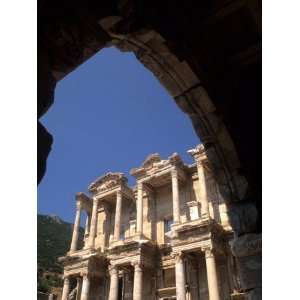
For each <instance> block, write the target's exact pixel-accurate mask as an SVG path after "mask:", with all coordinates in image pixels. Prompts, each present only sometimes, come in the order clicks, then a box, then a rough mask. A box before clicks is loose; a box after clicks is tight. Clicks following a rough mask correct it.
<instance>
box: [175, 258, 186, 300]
mask: <svg viewBox="0 0 300 300" xmlns="http://www.w3.org/2000/svg"><path fill="white" fill-rule="evenodd" d="M175 280H176V299H177V300H186V297H185V294H186V292H185V271H184V261H183V254H182V253H178V254H176V257H175Z"/></svg>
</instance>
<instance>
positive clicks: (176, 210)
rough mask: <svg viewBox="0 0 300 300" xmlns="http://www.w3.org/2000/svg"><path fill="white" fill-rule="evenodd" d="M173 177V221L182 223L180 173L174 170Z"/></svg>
mask: <svg viewBox="0 0 300 300" xmlns="http://www.w3.org/2000/svg"><path fill="white" fill-rule="evenodd" d="M171 176H172V196H173V220H174V223H180V204H179V188H178V172H177V170H176V169H173V170H172V171H171Z"/></svg>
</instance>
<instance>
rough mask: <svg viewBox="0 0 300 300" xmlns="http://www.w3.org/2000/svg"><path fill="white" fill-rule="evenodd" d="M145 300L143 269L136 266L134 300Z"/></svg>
mask: <svg viewBox="0 0 300 300" xmlns="http://www.w3.org/2000/svg"><path fill="white" fill-rule="evenodd" d="M142 299H143V269H142V267H141V265H139V264H135V265H134V281H133V300H142Z"/></svg>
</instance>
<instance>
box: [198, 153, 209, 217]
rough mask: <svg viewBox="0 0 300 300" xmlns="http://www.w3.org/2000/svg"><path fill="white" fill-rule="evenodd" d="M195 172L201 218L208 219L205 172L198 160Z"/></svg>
mask: <svg viewBox="0 0 300 300" xmlns="http://www.w3.org/2000/svg"><path fill="white" fill-rule="evenodd" d="M197 171H198V181H199V197H200V201H201V216H203V217H209V206H208V199H207V189H206V181H205V171H204V166H203V163H202V162H201V161H200V159H198V160H197Z"/></svg>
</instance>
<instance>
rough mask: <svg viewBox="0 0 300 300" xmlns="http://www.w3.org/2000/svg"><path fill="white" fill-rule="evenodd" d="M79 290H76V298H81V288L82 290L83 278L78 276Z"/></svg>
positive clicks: (79, 299)
mask: <svg viewBox="0 0 300 300" xmlns="http://www.w3.org/2000/svg"><path fill="white" fill-rule="evenodd" d="M76 289H77V292H76V300H81V290H82V278H81V277H77V287H76Z"/></svg>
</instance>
